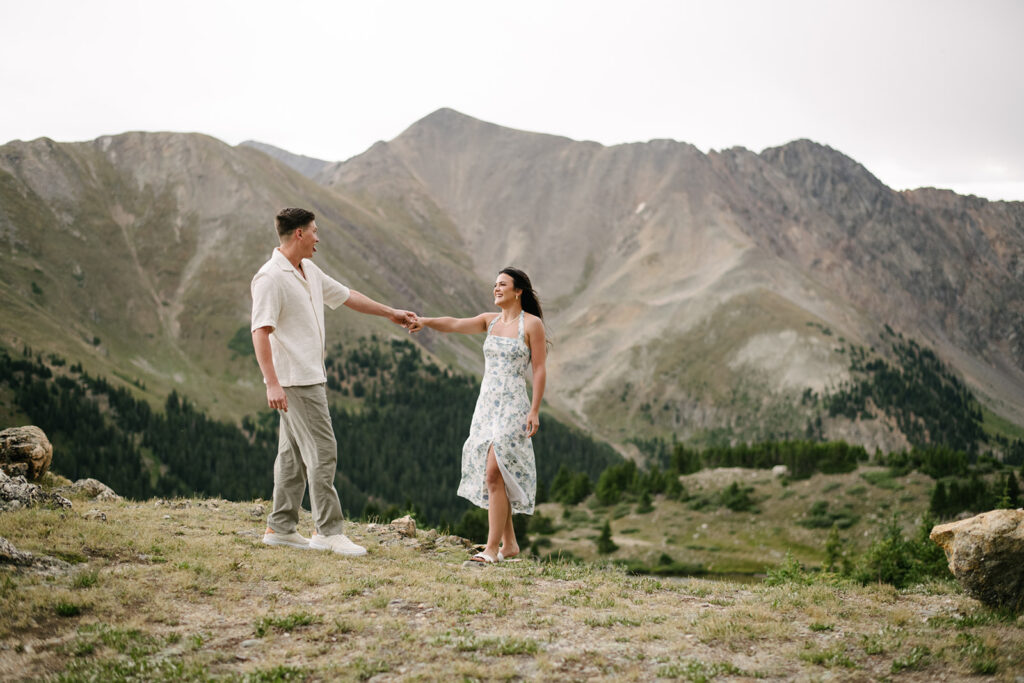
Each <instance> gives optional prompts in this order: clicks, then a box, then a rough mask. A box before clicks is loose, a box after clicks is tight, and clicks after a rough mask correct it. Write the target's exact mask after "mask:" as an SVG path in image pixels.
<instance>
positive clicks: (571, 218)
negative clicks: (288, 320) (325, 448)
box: [0, 109, 1024, 515]
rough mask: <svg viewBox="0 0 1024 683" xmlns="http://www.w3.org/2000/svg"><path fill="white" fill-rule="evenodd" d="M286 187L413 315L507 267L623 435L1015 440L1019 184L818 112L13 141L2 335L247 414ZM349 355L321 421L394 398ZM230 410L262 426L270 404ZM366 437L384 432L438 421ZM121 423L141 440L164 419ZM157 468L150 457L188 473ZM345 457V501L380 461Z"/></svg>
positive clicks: (2, 191)
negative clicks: (823, 129) (519, 273)
mask: <svg viewBox="0 0 1024 683" xmlns="http://www.w3.org/2000/svg"><path fill="white" fill-rule="evenodd" d="M288 205H293V206H294V205H298V206H308V207H310V208H311V209H313V210H314V211H315V212H316V213H317V221H318V225H319V226H320V234H321V238H322V241H321V245H320V248H319V250H318V253H317V256H316V258H317V261H318V263H320V265H321V266H322V267H323V268H324V269H325V270H326V271H327V272H328V273H330V274H332V275H334V276H336V277H337V278H338V279H340V280H342V281H344V282H346V284H349V285H351V286H353V287H354V288H356V289H358V290H360V291H363V292H365V293H367V294H369V295H370V296H372V297H374V298H377V299H379V300H383V301H386V302H388V303H390V304H393V305H395V306H402V307H405V308H410V309H413V310H417V311H418V312H422V313H425V314H427V315H460V316H461V315H472V314H476V313H479V312H480V311H482V310H488V309H489V308H491V307H492V304H491V302H490V298H489V289H490V283H491V282H492V281H493V277H494V274H495V272H497V270H498V269H500V268H501V267H503V266H506V265H509V264H514V265H517V266H519V267H522V268H523V269H525V270H526V271H527V272H529V273H530V275H531V278H532V279H533V281H534V284H535V285H536V286H537V288H538V291H539V292H540V294H541V296H542V299H543V301H544V304H545V312H546V322H547V324H548V329H549V332H550V335H551V337H552V338H553V340H554V347H553V349H552V352H551V353H550V354H549V361H548V364H549V369H548V390H547V395H546V399H547V400H548V401H549V403H550V406H551V408H552V412H554V413H555V414H557V415H558V416H560V417H562V418H564V419H565V421H566V422H568V423H572V424H573V425H574V426H575V427H578V428H581V429H583V430H584V431H587V432H590V433H591V434H592V435H593V436H595V437H596V438H598V439H601V440H604V441H607V442H610V443H612V444H615V445H617V446H621V447H623V448H625V449H626V450H629V449H632V448H633V446H631V445H630V444H634V443H645V442H648V441H650V442H655V441H658V440H660V441H661V442H663V443H672V442H673V441H675V442H678V443H680V444H684V445H686V446H687V447H696V448H732V447H737V446H740V445H742V444H747V443H760V442H783V441H808V442H815V443H820V442H826V441H845V442H848V443H850V444H851V445H855V446H861V447H863V448H865V449H866V450H867V451H868V452H871V453H873V452H875V451H876V450H880V451H882V452H891V451H906V450H908V449H910V448H912V447H926V446H927V447H930V446H938V445H945V446H950V447H953V448H955V449H958V450H962V451H964V452H970V453H975V452H984V451H985V450H986V449H994V450H995V451H996V452H998V453H1003V454H1005V453H1007V452H1010V450H1011V448H1012V446H1011V445H1012V444H1014V443H1016V440H1017V439H1019V438H1020V437H1021V436H1022V435H1024V430H1022V429H1021V425H1022V424H1024V322H1022V321H1024V203H1022V202H990V201H986V200H984V199H980V198H977V197H962V196H957V195H955V194H953V193H952V192H947V191H941V190H935V189H920V190H913V191H906V192H897V191H893V190H891V189H890V188H887V187H886V186H885V185H884V184H882V183H881V182H880V181H878V179H877V178H875V177H874V176H872V175H871V173H870V172H868V170H867V169H865V168H864V167H863V166H861V165H860V164H858V163H857V162H856V161H854V160H853V159H850V158H849V157H847V156H845V155H843V154H841V153H840V152H838V151H836V150H834V149H831V148H829V147H827V146H824V145H820V144H817V143H814V142H810V141H807V140H798V141H795V142H791V143H788V144H786V145H782V146H780V147H775V148H770V149H766V150H764V151H762V152H761V153H755V152H751V151H749V150H745V149H741V148H734V149H728V150H722V151H715V150H712V151H710V152H708V153H703V152H701V151H700V150H698V149H696V148H695V147H693V146H692V145H688V144H685V143H680V142H676V141H671V140H652V141H650V142H646V143H635V144H624V145H615V146H610V147H609V146H603V145H599V144H597V143H593V142H581V141H574V140H570V139H568V138H562V137H556V136H551V135H543V134H537V133H529V132H524V131H518V130H512V129H509V128H504V127H501V126H498V125H494V124H491V123H487V122H483V121H479V120H476V119H473V118H471V117H468V116H465V115H463V114H459V113H458V112H454V111H452V110H448V109H442V110H439V111H437V112H434V113H433V114H431V115H429V116H427V117H425V118H424V119H422V120H420V121H418V122H416V123H414V124H413V125H412V126H410V127H409V128H408V129H407V130H406V131H405V132H403V133H402V134H401V135H399V136H398V137H396V138H395V139H393V140H390V141H386V142H379V143H377V144H375V145H373V146H372V147H370V148H369V149H368V150H367V151H366V152H364V153H363V154H361V155H358V156H356V157H354V158H352V159H349V160H347V161H344V162H338V163H331V162H327V161H322V160H318V159H312V158H309V157H300V156H298V155H294V154H290V153H288V152H285V151H283V150H278V149H275V148H273V147H271V146H269V145H265V144H262V143H246V144H243V145H240V146H238V147H230V146H228V145H225V144H223V143H222V142H220V141H218V140H215V139H213V138H210V137H207V136H203V135H196V134H174V133H126V134H123V135H115V136H105V137H102V138H98V139H97V140H93V141H90V142H81V143H56V142H53V141H51V140H47V139H40V140H35V141H31V142H21V141H14V142H10V143H7V144H6V145H3V146H0V314H2V315H3V320H4V326H3V328H2V329H0V345H2V346H3V347H5V348H7V349H8V350H9V352H10V356H11V357H12V358H15V357H17V356H18V350H19V349H22V348H23V347H24V346H29V347H31V348H32V349H34V350H35V353H36V355H38V356H39V357H41V358H43V359H46V358H48V357H50V355H51V354H52V355H54V356H56V357H61V358H67V359H68V360H69V362H71V363H73V364H75V366H76V367H81V369H82V372H81V373H80V376H79V378H80V379H84V377H86V376H88V377H89V378H98V377H105V378H107V379H106V380H104V381H106V382H108V383H109V385H110V388H111V389H112V390H124V391H126V392H130V395H131V396H132V397H133V398H134V399H135V400H137V401H140V402H144V403H147V404H148V405H149V406H150V409H151V411H152V412H153V414H160V415H164V416H165V417H164V418H161V419H171V418H170V417H168V416H175V415H179V413H180V414H181V415H186V414H187V415H193V414H194V415H202V416H204V418H205V419H208V420H210V421H211V424H213V423H217V424H225V425H230V424H235V425H239V424H241V423H242V420H243V418H245V417H246V416H255V415H258V414H259V412H260V411H261V410H262V406H263V405H264V396H263V389H262V385H261V383H260V381H259V375H258V372H257V371H256V368H255V366H254V364H253V362H252V358H251V355H250V352H249V351H248V350H247V347H246V344H247V333H248V311H249V306H250V301H249V298H248V283H249V280H250V278H251V277H252V274H253V273H254V272H255V271H256V269H257V268H258V267H259V265H260V264H261V263H262V262H263V261H265V260H266V258H267V255H268V254H269V253H270V250H271V249H272V248H273V246H274V245H275V243H276V235H275V233H274V230H273V225H272V217H273V215H274V213H275V212H276V211H277V210H278V209H279V208H281V207H282V206H288ZM373 335H377V336H378V338H379V339H380V340H382V342H384V343H386V344H390V343H391V340H392V339H395V340H397V339H398V334H397V331H396V328H394V327H393V326H391V325H390V324H389V323H386V322H383V321H382V320H381V319H379V318H372V317H368V316H360V315H356V314H354V313H351V312H349V311H347V310H345V309H342V311H340V312H338V313H334V314H329V317H328V325H327V345H328V347H330V348H334V347H335V346H336V345H338V344H341V345H342V348H344V349H345V351H344V353H345V354H347V353H349V352H350V351H354V350H355V349H356V348H357V346H358V344H357V341H358V340H359V339H360V338H364V337H365V338H371V337H372V336H373ZM413 343H414V344H416V346H417V348H418V350H419V352H420V353H421V354H423V357H422V360H423V362H424V363H425V364H426V365H425V367H427V366H429V365H430V364H434V365H435V366H436V367H437V368H438V369H439V370H438V371H439V372H442V373H444V372H448V371H451V372H452V373H453V374H452V377H456V376H458V377H465V376H472V375H478V374H479V372H480V370H481V366H482V364H481V354H480V351H479V343H478V340H476V339H473V338H467V337H462V336H460V335H441V334H437V333H434V332H431V331H425V332H424V333H422V334H421V335H417V336H416V337H414V338H413ZM402 353H403V354H404V352H402ZM385 355H386V354H385ZM19 362H20V361H19ZM336 362H341V360H336ZM349 362H350V361H349V360H345V361H344V363H345V364H346V365H347V364H348V363H349ZM335 367H337V366H335ZM395 371H397V369H396V370H395ZM422 372H429V371H426V370H424V371H422ZM446 377H447V376H446ZM448 379H450V378H447V379H446V380H445V381H448ZM62 381H64V380H62ZM76 381H77V380H76ZM94 381H97V380H94ZM359 381H360V382H361V386H360V387H357V385H356V380H354V379H351V377H350V376H349V374H348V370H346V371H345V377H344V378H343V377H342V376H341V375H340V374H337V373H335V374H334V379H332V384H333V385H334V386H333V387H332V392H334V394H336V396H335V398H336V401H337V405H338V406H339V409H340V411H341V412H339V413H338V414H337V415H336V421H337V423H338V427H339V430H340V428H341V427H345V429H348V428H349V424H350V423H349V422H348V421H350V420H353V419H358V420H368V419H371V417H372V419H377V420H385V419H390V417H389V416H388V415H385V414H384V413H380V415H377V416H376V417H373V416H374V415H375V413H374V411H375V410H377V408H375V407H374V404H373V401H374V400H377V399H379V398H380V397H381V396H387V395H388V394H387V392H388V391H389V389H388V388H387V387H386V386H385V385H379V386H378V385H376V384H374V382H373V381H372V378H371V377H369V376H367V377H365V378H363V379H361V380H359ZM453 381H454V380H453ZM465 381H466V382H469V380H465ZM445 386H447V385H445ZM373 387H376V388H373ZM433 388H434V389H437V390H440V388H439V387H433ZM360 390H362V391H364V392H365V395H364V396H359V397H357V396H356V395H355V392H357V391H360ZM445 390H446V391H447V390H448V389H445ZM68 391H71V389H70V388H68ZM90 391H91V389H90ZM342 391H348V392H349V393H348V396H345V394H344V393H342ZM172 392H173V395H174V396H176V397H177V399H178V400H179V404H178V406H177V408H175V407H174V406H169V405H168V404H167V401H168V398H167V397H168V396H170V395H172ZM374 392H377V393H374ZM101 393H102V392H101ZM184 397H188V400H187V401H184ZM421 398H422V397H421ZM388 400H391V399H388ZM467 400H468V399H467ZM356 402H358V403H359V406H358V410H357V414H358V418H356V417H353V415H355V414H356V413H353V414H349V413H348V412H346V411H348V410H350V409H352V410H355V409H356V407H357V406H356V405H355V404H356ZM190 411H191V412H190ZM7 412H8V413H9V414H12V415H13V413H12V412H11V411H7ZM449 417H451V416H449ZM179 418H180V415H179ZM179 418H174V419H179ZM180 419H184V418H180ZM197 419H198V418H197ZM416 419H418V418H414V417H413V416H412V415H411V413H410V414H405V417H404V418H403V420H405V421H406V422H410V423H412V422H415V420H416ZM246 424H249V425H250V427H251V429H250V430H249V431H248V433H247V437H248V439H249V440H250V441H251V442H252V443H258V442H259V441H260V439H261V438H263V437H260V436H258V435H257V433H256V432H258V431H259V429H261V428H262V427H261V425H262V424H263V423H262V422H261V421H260V419H258V418H256V417H250V418H249V420H248V422H247V423H246ZM381 424H383V422H381ZM549 424H550V421H549ZM458 426H459V423H458V422H457V421H456V422H455V423H453V424H451V425H449V424H448V423H447V422H445V423H443V424H442V423H436V424H432V425H431V427H432V428H433V429H434V430H435V431H440V432H444V431H445V430H455V429H457V428H458ZM97 428H99V427H98V426H97ZM381 429H382V428H381ZM360 433H361V432H360V431H359V430H358V429H356V430H354V431H352V434H353V435H354V436H353V437H352V438H353V439H356V438H360V437H358V436H357V435H358V434H360ZM366 433H369V432H366ZM382 434H383V431H382ZM400 436H401V438H405V439H407V441H406V442H405V443H404V445H400V444H398V442H397V439H398V438H399V437H400ZM224 438H227V437H224ZM268 438H269V437H268ZM344 438H348V437H344ZM382 438H385V439H387V443H388V444H389V445H388V449H394V450H399V449H400V448H409V449H416V448H421V447H422V445H421V444H422V443H423V441H424V440H429V439H439V438H443V439H447V438H448V437H447V436H437V435H435V434H434V433H433V432H432V433H431V435H430V436H429V437H427V436H424V434H422V433H412V432H409V433H408V434H406V435H404V436H403V435H400V434H398V433H393V434H387V435H385V436H383V437H382ZM136 441H137V439H136ZM457 441H458V440H457V439H454V440H453V441H452V442H451V443H448V442H447V441H446V443H448V447H449V448H451V447H453V445H452V444H455V445H456V446H457V445H458V444H457V443H456V442H457ZM134 447H136V448H139V449H141V450H140V452H141V453H142V454H143V456H144V459H145V457H150V456H149V453H148V451H147V450H146V449H150V450H152V449H154V448H159V446H158V445H144V444H142V443H141V442H139V443H135V444H134ZM239 448H241V447H239ZM345 448H349V449H350V450H360V451H368V450H372V448H371V444H370V443H369V442H365V443H362V442H359V443H357V442H353V443H350V444H347V445H346V446H345ZM457 451H458V449H457V448H456V450H455V454H456V455H457ZM239 452H240V453H241V452H242V451H239ZM389 452H390V450H389ZM152 457H156V456H152ZM207 457H210V456H207ZM344 457H345V455H344V449H343V455H342V458H344ZM225 467H226V468H227V469H226V470H225V471H226V472H227V471H230V467H229V466H227V465H225ZM342 471H345V468H344V467H343V468H342ZM349 471H351V472H353V474H352V475H351V476H355V477H357V478H358V477H363V476H364V475H363V474H355V473H356V472H358V471H359V468H358V467H353V468H352V469H351V470H349ZM168 472H169V473H168V474H167V476H160V477H156V478H154V479H153V480H152V481H151V482H150V483H151V485H152V486H154V487H159V486H172V485H171V484H170V483H168V482H170V481H172V480H173V477H175V476H177V477H188V476H190V475H189V474H187V473H186V472H179V471H178V470H177V468H173V467H172V468H170V470H169V471H168ZM366 473H367V474H366V476H369V473H371V470H366ZM346 476H348V475H346ZM388 476H389V477H398V478H401V477H402V476H405V473H404V472H402V471H398V470H395V471H394V472H391V473H390V474H389V475H388ZM594 476H596V475H594ZM161 482H163V483H161ZM183 482H184V483H185V484H187V485H189V486H191V485H192V483H190V482H188V480H187V479H184V480H183ZM351 483H352V486H353V488H352V489H350V490H349V493H348V495H349V497H350V498H352V500H353V501H354V500H356V499H355V497H354V496H355V490H356V489H363V490H365V491H376V490H377V489H374V488H373V487H370V488H365V486H364V480H360V481H359V482H358V483H357V482H355V481H353V482H351ZM339 485H341V486H342V487H344V486H348V483H345V482H341V483H340V484H339ZM204 486H205V484H204ZM172 488H173V486H172ZM154 490H158V488H156V489H154ZM196 490H211V489H206V488H202V489H196ZM395 490H397V487H396V489H395ZM225 495H227V494H225ZM237 495H243V492H242V491H238V492H237ZM371 495H376V494H371ZM381 495H382V497H381V502H382V503H384V502H386V503H388V504H391V503H395V504H399V505H401V504H402V503H403V502H404V501H399V500H397V499H396V497H395V495H396V494H393V493H389V494H388V495H387V496H384V495H383V493H382V494H381ZM366 502H367V503H369V502H373V501H372V500H371V499H368V500H367V501H366ZM349 504H350V505H351V503H349ZM432 505H433V504H432ZM435 507H436V510H435V512H436V514H437V515H440V514H442V513H443V514H445V515H454V514H457V512H458V511H457V510H454V509H442V508H443V506H441V504H440V502H438V503H437V504H436V506H435ZM431 509H432V510H434V507H432V508H431ZM432 514H433V513H432Z"/></svg>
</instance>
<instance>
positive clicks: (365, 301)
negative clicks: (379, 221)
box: [261, 289, 416, 367]
mask: <svg viewBox="0 0 1024 683" xmlns="http://www.w3.org/2000/svg"><path fill="white" fill-rule="evenodd" d="M345 305H346V306H348V307H349V308H351V309H352V310H353V311H356V312H357V313H366V314H368V315H379V316H381V317H382V318H387V319H388V320H390V321H391V322H393V323H395V324H396V325H401V326H402V327H409V325H411V324H412V323H413V322H414V321H415V320H416V314H415V313H413V312H412V311H402V310H398V309H395V308H391V307H390V306H385V305H384V304H382V303H378V302H376V301H374V300H373V299H371V298H370V297H368V296H366V295H365V294H362V293H361V292H357V291H356V290H354V289H353V290H351V292H350V293H349V297H348V299H346V300H345ZM268 343H269V342H268ZM261 367H262V366H261Z"/></svg>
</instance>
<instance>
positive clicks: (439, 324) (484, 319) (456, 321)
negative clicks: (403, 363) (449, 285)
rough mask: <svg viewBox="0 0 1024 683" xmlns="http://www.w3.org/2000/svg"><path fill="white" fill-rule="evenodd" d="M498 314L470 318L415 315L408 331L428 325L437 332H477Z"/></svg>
mask: <svg viewBox="0 0 1024 683" xmlns="http://www.w3.org/2000/svg"><path fill="white" fill-rule="evenodd" d="M496 315H498V314H497V313H481V314H480V315H477V316H474V317H472V318H447V317H445V318H422V317H417V318H416V321H415V322H413V324H412V325H411V326H410V327H409V331H410V332H419V331H420V330H421V329H423V328H424V327H429V328H430V329H432V330H437V331H438V332H458V333H459V334H479V333H480V332H486V331H487V323H489V322H490V321H491V319H492V318H493V317H494V316H496Z"/></svg>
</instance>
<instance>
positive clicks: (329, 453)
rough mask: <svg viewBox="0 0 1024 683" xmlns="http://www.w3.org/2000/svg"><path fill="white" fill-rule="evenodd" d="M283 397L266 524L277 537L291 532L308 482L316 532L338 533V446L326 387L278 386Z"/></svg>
mask: <svg viewBox="0 0 1024 683" xmlns="http://www.w3.org/2000/svg"><path fill="white" fill-rule="evenodd" d="M284 395H285V396H286V397H287V398H288V412H283V411H280V410H279V411H277V412H278V414H279V415H280V416H281V428H280V436H279V438H278V446H277V459H276V460H275V461H274V509H273V511H272V512H271V513H270V519H269V520H267V525H268V526H269V527H270V528H271V529H272V530H273V531H274V533H278V534H290V533H292V532H293V531H295V525H296V524H297V523H298V521H299V508H300V506H301V505H302V494H303V493H305V490H306V480H307V478H308V479H309V504H310V507H311V508H312V511H313V524H314V528H315V530H316V533H318V534H323V535H324V536H331V535H333V534H340V533H341V532H342V514H341V501H340V500H338V491H337V489H335V488H334V474H335V472H336V471H337V469H338V442H337V441H335V439H334V429H333V427H331V416H330V413H328V411H327V390H326V387H325V385H323V384H314V385H312V386H307V387H284Z"/></svg>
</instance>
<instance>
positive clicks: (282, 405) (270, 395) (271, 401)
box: [267, 384, 288, 413]
mask: <svg viewBox="0 0 1024 683" xmlns="http://www.w3.org/2000/svg"><path fill="white" fill-rule="evenodd" d="M267 405H268V406H270V407H271V408H273V409H274V410H283V411H284V412H286V413H287V412H288V397H287V396H285V394H284V389H282V388H281V385H280V384H277V385H275V386H270V385H269V384H268V385H267Z"/></svg>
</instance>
